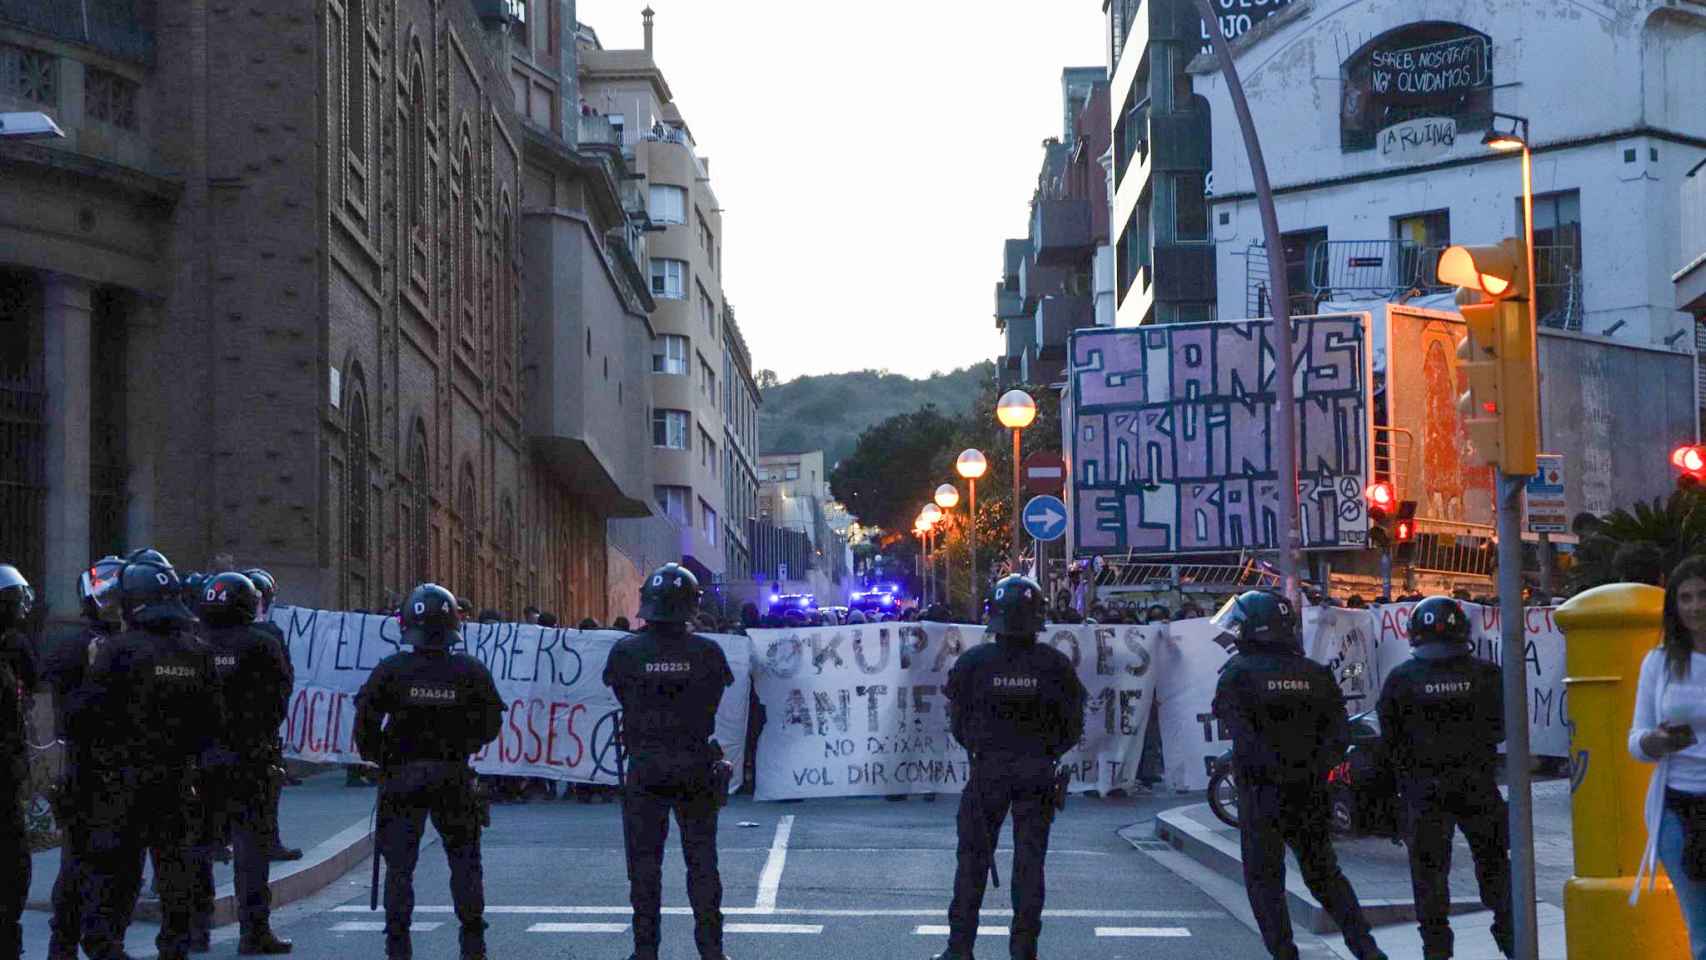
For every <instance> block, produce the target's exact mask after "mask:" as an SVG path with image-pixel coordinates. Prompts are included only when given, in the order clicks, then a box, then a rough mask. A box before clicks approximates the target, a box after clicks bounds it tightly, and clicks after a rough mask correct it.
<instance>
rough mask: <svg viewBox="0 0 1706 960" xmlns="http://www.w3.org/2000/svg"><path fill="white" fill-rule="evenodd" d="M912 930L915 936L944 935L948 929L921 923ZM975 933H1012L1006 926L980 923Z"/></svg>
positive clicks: (1003, 934) (993, 935) (990, 934)
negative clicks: (989, 925) (990, 925)
mask: <svg viewBox="0 0 1706 960" xmlns="http://www.w3.org/2000/svg"><path fill="white" fill-rule="evenodd" d="M912 932H913V934H914V935H915V936H920V937H945V936H947V935H948V933H949V930H948V928H947V927H945V926H932V925H930V924H922V925H920V926H916V927H913V928H912ZM977 935H978V936H980V937H1010V936H1012V933H1011V932H1010V931H1009V930H1008V929H1007V928H1006V927H986V926H984V925H983V924H981V923H980V924H978V926H977Z"/></svg>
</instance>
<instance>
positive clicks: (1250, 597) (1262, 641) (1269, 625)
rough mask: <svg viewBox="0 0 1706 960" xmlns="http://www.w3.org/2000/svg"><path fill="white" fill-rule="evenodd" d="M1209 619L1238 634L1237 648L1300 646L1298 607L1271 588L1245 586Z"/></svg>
mask: <svg viewBox="0 0 1706 960" xmlns="http://www.w3.org/2000/svg"><path fill="white" fill-rule="evenodd" d="M1209 622H1210V623H1213V624H1214V625H1215V626H1217V627H1219V628H1220V629H1221V630H1222V631H1223V632H1225V633H1230V634H1232V635H1233V636H1235V637H1237V638H1238V646H1239V648H1240V649H1243V648H1253V647H1286V648H1289V649H1292V650H1299V649H1301V648H1300V647H1299V645H1298V639H1297V608H1296V607H1293V606H1292V605H1291V601H1290V600H1287V599H1286V598H1285V597H1282V596H1280V595H1279V594H1277V593H1274V592H1273V591H1271V590H1247V591H1245V592H1243V593H1241V594H1239V595H1237V596H1236V597H1233V598H1232V599H1230V600H1228V601H1226V604H1225V606H1222V607H1221V608H1220V610H1219V612H1217V613H1216V614H1215V615H1214V616H1213V617H1211V618H1210V620H1209Z"/></svg>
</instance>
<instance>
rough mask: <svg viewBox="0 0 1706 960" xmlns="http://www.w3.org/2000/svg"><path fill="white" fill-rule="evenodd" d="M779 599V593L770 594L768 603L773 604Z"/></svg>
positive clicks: (780, 596) (780, 597)
mask: <svg viewBox="0 0 1706 960" xmlns="http://www.w3.org/2000/svg"><path fill="white" fill-rule="evenodd" d="M780 599H782V595H781V594H779V593H772V594H771V595H770V602H771V603H775V602H776V601H778V600H780Z"/></svg>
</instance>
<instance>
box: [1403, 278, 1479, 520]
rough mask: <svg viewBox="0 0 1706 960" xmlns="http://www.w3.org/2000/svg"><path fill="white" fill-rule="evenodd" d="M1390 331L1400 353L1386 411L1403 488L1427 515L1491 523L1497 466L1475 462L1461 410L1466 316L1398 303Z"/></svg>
mask: <svg viewBox="0 0 1706 960" xmlns="http://www.w3.org/2000/svg"><path fill="white" fill-rule="evenodd" d="M1386 335H1387V336H1388V337H1389V338H1390V341H1389V346H1388V347H1387V353H1386V355H1387V357H1389V358H1395V360H1394V361H1389V362H1388V363H1387V365H1386V409H1387V414H1388V422H1389V423H1391V424H1392V427H1393V437H1394V439H1393V442H1392V459H1393V464H1392V473H1393V477H1394V478H1395V479H1396V480H1397V483H1398V488H1399V494H1400V495H1401V496H1403V497H1404V498H1405V499H1407V500H1414V501H1416V516H1418V517H1420V518H1422V519H1423V520H1439V521H1445V522H1449V523H1466V524H1477V525H1480V526H1491V525H1492V523H1493V469H1492V468H1491V467H1486V466H1477V465H1475V464H1473V463H1470V462H1469V459H1468V456H1467V448H1468V444H1469V438H1468V436H1467V435H1466V434H1465V433H1464V430H1463V424H1462V422H1461V421H1460V420H1459V419H1458V416H1457V395H1458V393H1459V392H1460V391H1459V389H1458V388H1459V386H1460V383H1459V379H1458V375H1457V341H1459V340H1460V339H1462V338H1463V321H1462V319H1461V318H1460V317H1459V316H1458V315H1457V314H1455V313H1440V312H1436V311H1430V310H1422V309H1417V308H1414V307H1399V306H1393V307H1389V308H1388V309H1387V311H1386ZM1418 361H1419V362H1418Z"/></svg>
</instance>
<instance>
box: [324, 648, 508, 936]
mask: <svg viewBox="0 0 1706 960" xmlns="http://www.w3.org/2000/svg"><path fill="white" fill-rule="evenodd" d="M386 718H389V719H390V722H389V723H387V722H386ZM502 723H503V701H502V700H501V699H500V698H499V696H498V689H497V685H496V684H495V683H493V682H492V675H491V672H490V671H488V670H487V669H486V666H485V664H482V663H481V662H480V661H478V660H476V659H474V658H473V657H470V656H468V655H466V654H461V653H451V652H449V650H448V649H445V648H443V647H435V646H427V647H423V648H421V649H416V650H412V651H404V652H402V653H397V654H393V655H391V656H389V657H386V658H385V659H384V660H382V661H380V663H379V666H378V667H376V668H374V671H373V674H372V675H371V676H370V677H368V679H367V683H365V684H363V685H362V688H361V692H360V693H359V694H357V695H356V714H355V743H356V749H357V750H359V751H360V752H361V756H362V758H363V759H365V760H368V761H371V762H374V763H378V764H379V765H380V766H381V767H383V768H384V772H383V774H382V782H381V786H380V792H379V851H380V854H381V855H382V856H383V857H384V858H385V868H386V869H385V952H386V956H387V957H389V958H391V960H408V958H409V957H410V956H411V953H412V947H411V945H410V941H409V923H410V920H411V918H412V917H413V915H414V909H415V863H416V860H417V858H418V857H419V855H420V842H421V832H422V828H423V827H424V826H425V823H426V820H427V818H428V817H429V816H430V817H431V818H432V825H433V827H434V829H436V830H437V831H438V833H439V836H440V837H441V838H443V840H444V853H445V857H446V859H448V860H449V862H450V896H451V900H452V901H453V902H454V904H455V907H456V918H457V920H459V921H460V922H461V927H462V930H461V947H462V956H463V957H465V958H471V957H484V956H485V949H486V947H485V942H486V939H485V938H486V933H485V931H486V921H485V910H486V906H485V890H484V879H483V877H482V874H481V867H480V826H481V820H482V818H483V816H484V814H485V810H484V806H483V804H482V802H481V800H480V798H479V796H478V795H477V794H476V793H475V790H474V771H473V769H472V768H471V767H469V766H468V757H469V755H470V754H473V753H475V752H476V751H478V750H479V749H480V748H481V747H483V746H485V745H486V744H488V743H490V742H491V741H492V740H493V739H494V738H495V737H497V735H498V729H499V727H500V725H501V724H502Z"/></svg>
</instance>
